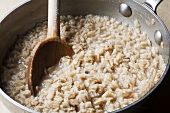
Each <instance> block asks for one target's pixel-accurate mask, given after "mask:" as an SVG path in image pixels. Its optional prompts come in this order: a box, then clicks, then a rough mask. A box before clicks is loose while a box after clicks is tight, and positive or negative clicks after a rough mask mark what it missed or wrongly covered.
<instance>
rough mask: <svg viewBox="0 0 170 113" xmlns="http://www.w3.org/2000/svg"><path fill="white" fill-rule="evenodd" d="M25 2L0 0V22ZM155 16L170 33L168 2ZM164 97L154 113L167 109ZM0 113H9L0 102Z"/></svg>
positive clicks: (169, 3) (24, 0)
mask: <svg viewBox="0 0 170 113" xmlns="http://www.w3.org/2000/svg"><path fill="white" fill-rule="evenodd" d="M26 1H29V0H0V20H1V19H3V18H4V17H5V16H6V15H7V14H8V13H9V12H10V11H11V10H12V9H15V8H16V7H17V6H19V5H20V4H22V3H24V2H26ZM139 1H142V2H143V1H145V0H139ZM157 14H158V15H159V16H160V18H161V19H162V20H163V21H164V23H165V24H166V26H167V28H168V29H169V31H170V0H163V2H162V3H161V4H160V5H159V6H158V8H157ZM165 86H167V85H165ZM167 89H168V90H169V89H170V87H169V86H167ZM160 93H163V95H164V93H167V92H160ZM166 96H167V95H164V96H163V97H162V98H159V99H158V100H159V104H160V105H158V106H156V105H155V111H156V110H157V109H158V108H159V107H161V106H162V107H163V108H166V107H168V105H165V106H164V105H162V103H161V102H163V101H162V99H164V97H166ZM167 97H168V96H167ZM168 100H170V99H169V98H168ZM165 103H166V104H168V103H169V102H167V101H166V102H165ZM153 109H154V108H153ZM158 111H159V110H158ZM158 111H157V112H158ZM161 111H162V110H161ZM0 113H11V112H9V111H8V109H6V107H5V106H4V104H3V103H2V102H1V101H0ZM150 113H152V112H150Z"/></svg>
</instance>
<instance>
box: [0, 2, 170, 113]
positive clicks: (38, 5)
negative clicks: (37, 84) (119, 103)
mask: <svg viewBox="0 0 170 113" xmlns="http://www.w3.org/2000/svg"><path fill="white" fill-rule="evenodd" d="M159 3H160V0H147V1H146V2H145V3H140V2H137V1H135V0H62V1H61V15H68V14H71V15H73V16H75V15H87V14H94V15H106V16H110V17H114V18H116V19H117V20H119V21H122V22H125V23H128V24H130V25H132V24H133V22H134V21H135V20H136V19H138V21H139V22H140V24H141V30H142V31H146V32H147V34H148V36H149V37H150V40H151V42H152V46H155V47H158V48H159V53H160V54H161V55H162V56H163V59H164V61H165V63H166V64H167V66H166V69H165V71H164V73H163V75H162V77H161V79H160V80H159V82H158V83H157V84H156V85H155V86H154V87H153V88H152V89H151V90H150V91H149V92H148V93H147V94H146V95H144V96H143V97H142V98H140V99H139V100H137V101H135V102H134V103H132V104H130V105H128V106H126V107H124V108H122V109H119V110H116V111H114V112H115V113H116V112H120V113H135V112H138V113H139V112H145V109H143V106H146V105H147V104H146V103H147V102H148V101H151V99H152V97H153V95H154V94H155V93H157V91H158V89H159V87H160V86H161V85H162V83H163V82H164V79H165V77H166V73H167V71H168V69H169V56H170V52H169V50H170V49H169V48H170V41H169V38H170V37H169V33H168V30H167V28H166V26H165V25H164V23H163V22H162V21H161V19H160V18H159V17H158V16H157V15H156V14H155V9H156V6H157V5H158V4H159ZM45 20H47V0H31V1H28V2H26V3H24V4H22V5H21V6H20V7H18V8H16V9H15V10H13V11H12V12H11V13H10V14H8V15H7V16H6V17H5V18H4V19H3V20H0V65H3V59H4V58H5V56H6V54H7V51H8V50H9V49H10V48H11V47H12V46H13V45H14V43H15V40H16V39H17V37H18V36H19V35H24V34H25V33H26V32H27V31H28V30H30V29H32V28H33V27H34V26H35V24H36V23H38V22H43V21H45ZM153 21H155V23H154V24H153V23H152V22H153ZM161 43H163V44H164V47H163V48H162V47H161ZM1 73H3V70H2V69H1ZM1 75H2V74H1ZM1 77H2V76H1ZM0 86H1V88H0V99H1V101H2V102H3V103H4V105H6V107H7V108H8V109H9V111H11V112H12V113H30V112H35V111H33V110H31V109H29V108H27V107H24V106H22V105H21V104H19V103H18V102H16V101H14V100H13V99H12V98H10V97H9V96H8V95H7V94H6V93H5V92H4V91H3V84H2V83H0Z"/></svg>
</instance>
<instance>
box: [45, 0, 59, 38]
mask: <svg viewBox="0 0 170 113" xmlns="http://www.w3.org/2000/svg"><path fill="white" fill-rule="evenodd" d="M52 37H58V39H60V0H48V33H47V38H52Z"/></svg>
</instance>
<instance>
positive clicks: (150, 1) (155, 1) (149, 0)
mask: <svg viewBox="0 0 170 113" xmlns="http://www.w3.org/2000/svg"><path fill="white" fill-rule="evenodd" d="M161 2H162V0H146V2H144V4H146V5H147V6H149V8H151V9H152V10H153V11H154V12H155V13H156V8H157V6H158V5H159V3H161Z"/></svg>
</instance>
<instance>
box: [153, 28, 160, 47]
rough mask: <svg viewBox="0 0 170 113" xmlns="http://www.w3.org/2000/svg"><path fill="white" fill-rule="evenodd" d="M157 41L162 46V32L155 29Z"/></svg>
mask: <svg viewBox="0 0 170 113" xmlns="http://www.w3.org/2000/svg"><path fill="white" fill-rule="evenodd" d="M154 38H155V42H156V43H157V44H158V45H159V46H160V45H161V42H162V34H161V32H160V31H158V30H157V31H155V36H154Z"/></svg>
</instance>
